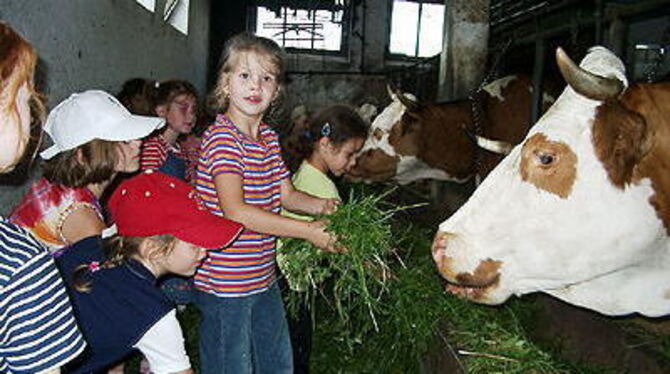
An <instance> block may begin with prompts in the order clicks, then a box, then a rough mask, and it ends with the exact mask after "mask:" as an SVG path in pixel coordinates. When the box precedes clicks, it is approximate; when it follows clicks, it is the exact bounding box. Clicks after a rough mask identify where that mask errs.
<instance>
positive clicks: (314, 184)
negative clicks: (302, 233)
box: [281, 161, 340, 221]
mask: <svg viewBox="0 0 670 374" xmlns="http://www.w3.org/2000/svg"><path fill="white" fill-rule="evenodd" d="M291 179H292V181H293V187H294V188H295V189H296V190H298V191H302V192H305V193H308V194H310V195H312V196H316V197H320V198H324V199H339V198H340V194H339V193H338V192H337V187H336V186H335V183H333V181H332V180H330V178H328V175H326V174H324V173H323V172H322V171H321V170H319V169H317V168H315V167H314V166H312V165H311V164H310V163H309V162H307V161H303V162H302V164H301V165H300V168H298V171H296V172H295V174H294V175H293V178H291ZM281 214H282V215H284V216H286V217H290V218H295V219H300V220H303V221H313V220H314V218H313V217H311V216H309V215H302V214H297V213H293V212H291V211H288V210H286V209H282V212H281Z"/></svg>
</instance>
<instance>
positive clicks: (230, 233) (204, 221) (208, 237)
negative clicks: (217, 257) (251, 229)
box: [172, 210, 244, 249]
mask: <svg viewBox="0 0 670 374" xmlns="http://www.w3.org/2000/svg"><path fill="white" fill-rule="evenodd" d="M198 212H199V214H197V216H198V217H192V218H191V219H190V220H189V221H190V222H192V223H193V224H192V225H189V226H186V227H182V228H181V229H179V230H177V231H174V232H172V234H173V235H174V236H176V237H177V238H178V239H180V240H183V241H185V242H188V243H191V244H195V245H197V246H199V247H202V248H206V249H218V248H223V247H227V246H229V245H230V244H231V243H232V242H233V241H234V240H235V239H236V238H237V237H238V236H239V235H240V233H241V232H242V230H243V229H244V226H242V225H241V224H239V223H237V222H235V221H231V220H229V219H226V218H223V217H219V216H216V215H214V214H213V213H210V212H209V211H207V210H199V211H198ZM194 215H195V214H194Z"/></svg>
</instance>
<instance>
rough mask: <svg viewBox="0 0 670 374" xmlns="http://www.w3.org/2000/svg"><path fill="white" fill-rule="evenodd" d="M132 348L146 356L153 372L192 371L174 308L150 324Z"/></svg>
mask: <svg viewBox="0 0 670 374" xmlns="http://www.w3.org/2000/svg"><path fill="white" fill-rule="evenodd" d="M133 348H137V349H138V350H139V351H140V352H142V354H143V355H144V357H146V358H147V361H149V366H150V367H151V371H152V372H153V373H157V374H167V373H177V374H192V373H193V370H191V363H190V360H189V357H188V355H187V354H186V347H185V343H184V334H183V333H182V329H181V326H180V325H179V321H177V315H176V311H175V310H174V309H172V310H171V311H170V312H168V314H166V315H165V316H163V318H161V319H160V320H158V321H157V322H156V323H155V324H154V325H153V326H151V328H150V329H149V330H148V331H147V332H146V333H145V334H144V335H143V336H142V337H141V338H140V340H139V341H138V342H137V344H135V345H134V346H133Z"/></svg>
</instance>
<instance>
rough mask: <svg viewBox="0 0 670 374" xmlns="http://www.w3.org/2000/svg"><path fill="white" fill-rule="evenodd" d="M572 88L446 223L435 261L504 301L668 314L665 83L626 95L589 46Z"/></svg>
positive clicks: (470, 293) (669, 180) (485, 297)
mask: <svg viewBox="0 0 670 374" xmlns="http://www.w3.org/2000/svg"><path fill="white" fill-rule="evenodd" d="M557 60H558V63H559V67H560V68H561V71H562V73H563V75H564V77H565V78H566V80H567V82H568V84H569V86H568V87H567V88H566V89H565V90H564V92H563V93H562V95H561V96H560V97H559V99H558V100H557V101H556V103H555V104H554V105H553V106H552V107H551V108H550V109H549V111H548V112H547V113H545V115H544V116H543V117H542V118H541V119H540V120H539V121H538V123H537V124H536V125H535V126H534V127H533V128H532V129H531V131H530V132H529V134H528V135H527V137H526V139H525V140H524V142H523V143H522V144H521V145H519V146H517V147H515V148H514V149H513V150H512V152H511V153H510V154H509V156H507V157H506V158H505V159H504V160H503V161H502V162H501V163H500V164H499V165H498V167H497V168H496V169H495V170H493V172H492V173H491V174H489V176H488V178H487V179H486V180H485V181H484V183H483V184H482V185H481V186H480V187H479V188H478V189H477V190H476V191H475V193H474V195H473V196H472V197H471V198H470V200H469V201H468V202H467V203H466V204H465V205H464V206H463V207H462V208H461V209H460V210H458V211H457V212H456V213H455V214H454V215H453V216H452V217H450V218H449V219H447V220H446V221H445V222H443V223H442V224H441V225H440V227H439V231H438V233H437V234H436V237H435V240H434V242H433V258H434V260H435V262H436V264H437V266H438V269H439V271H440V273H441V274H442V276H443V277H444V278H446V279H447V280H448V281H449V283H450V285H449V286H448V289H449V290H450V291H452V292H454V293H456V294H460V295H463V296H465V297H467V298H469V299H471V300H473V301H476V302H481V303H487V304H498V303H502V302H504V301H505V300H506V299H507V298H508V297H510V296H511V295H513V294H516V295H521V294H525V293H529V292H535V291H544V292H547V293H549V294H551V295H554V296H556V297H559V298H561V299H563V300H565V301H567V302H569V303H572V304H575V305H580V306H584V307H587V308H590V309H593V310H596V311H599V312H601V313H604V314H609V315H621V314H628V313H633V312H639V313H642V314H645V315H649V316H660V315H664V314H668V313H670V249H669V245H668V236H667V235H668V230H669V229H670V212H669V211H670V205H669V204H670V199H668V194H670V177H668V175H669V173H670V153H669V151H668V148H669V147H668V143H670V109H669V107H668V104H667V103H669V102H670V85H665V86H663V85H645V86H643V85H635V86H633V87H630V88H628V89H625V88H624V87H625V86H626V85H627V81H626V77H625V71H624V66H623V64H622V62H621V61H620V60H619V59H618V58H617V57H616V56H615V55H614V54H612V53H611V52H609V51H608V50H606V49H604V48H602V47H595V48H592V49H591V50H590V51H589V53H588V55H587V56H586V57H585V58H584V60H583V61H582V62H581V64H580V67H576V66H575V65H574V64H573V63H572V61H570V59H569V58H568V57H567V56H566V55H565V54H564V53H563V52H562V51H561V50H560V49H559V51H557Z"/></svg>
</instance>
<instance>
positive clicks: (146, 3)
mask: <svg viewBox="0 0 670 374" xmlns="http://www.w3.org/2000/svg"><path fill="white" fill-rule="evenodd" d="M136 1H137V2H138V3H139V4H140V5H142V6H143V7H145V8H146V9H147V10H148V11H150V12H153V11H154V10H155V9H156V0H136Z"/></svg>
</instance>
